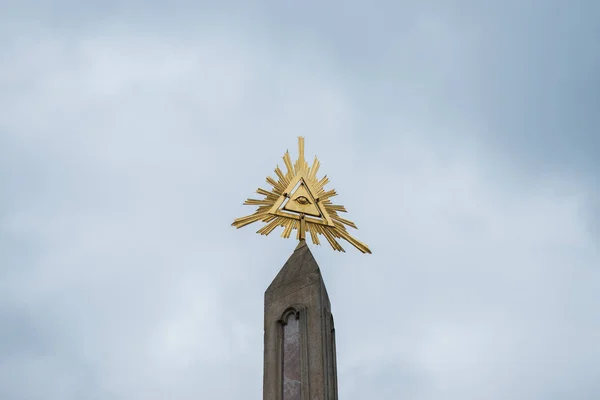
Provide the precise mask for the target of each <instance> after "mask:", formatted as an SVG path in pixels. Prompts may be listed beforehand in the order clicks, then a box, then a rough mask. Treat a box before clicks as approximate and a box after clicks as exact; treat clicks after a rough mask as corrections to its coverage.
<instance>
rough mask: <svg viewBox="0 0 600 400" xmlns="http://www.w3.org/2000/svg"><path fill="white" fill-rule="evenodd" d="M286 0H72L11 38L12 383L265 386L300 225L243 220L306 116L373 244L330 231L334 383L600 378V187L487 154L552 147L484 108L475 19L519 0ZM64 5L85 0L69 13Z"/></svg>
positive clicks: (492, 392) (2, 70)
mask: <svg viewBox="0 0 600 400" xmlns="http://www.w3.org/2000/svg"><path fill="white" fill-rule="evenodd" d="M65 4H66V3H65ZM132 4H133V3H132ZM507 4H508V3H507ZM267 5H268V3H266V2H265V3H259V4H258V5H257V6H256V9H255V10H254V11H249V10H248V11H247V10H244V9H240V10H241V11H237V12H236V13H233V14H232V16H231V17H230V19H228V18H227V17H226V14H224V12H223V11H222V10H221V11H215V14H212V15H219V17H215V21H213V23H211V24H210V25H207V26H199V27H198V28H197V30H194V29H192V27H195V24H193V23H192V22H193V21H192V19H193V17H194V12H193V11H194V10H196V11H197V10H200V9H199V8H198V9H189V10H188V9H186V10H183V9H182V10H180V11H173V13H174V14H166V16H169V15H170V16H171V19H170V20H169V18H166V17H165V15H159V13H157V9H146V10H145V11H140V13H138V14H136V13H134V12H133V11H134V10H133V8H131V6H130V8H129V11H128V10H127V5H120V6H118V10H117V11H114V10H113V11H110V12H107V13H106V14H99V15H102V16H100V17H98V18H97V19H96V20H95V21H91V20H94V18H92V17H93V15H94V14H92V13H91V12H89V11H86V12H84V11H78V10H74V11H72V10H71V9H70V8H69V7H66V6H64V9H61V7H58V6H57V8H56V9H55V11H53V12H54V14H53V16H52V17H50V16H48V15H49V14H48V13H49V12H48V11H47V10H38V11H36V13H38V14H34V15H45V16H44V19H42V21H43V24H42V25H43V26H42V27H38V28H37V29H38V31H33V33H32V32H29V33H23V35H22V36H21V37H20V38H16V39H15V42H14V43H21V44H22V46H13V47H12V48H11V49H10V54H11V57H10V58H4V59H2V61H1V62H0V77H3V78H0V79H1V82H2V83H1V84H2V85H3V86H2V89H3V90H2V92H1V93H2V94H0V104H2V107H3V109H4V110H5V111H6V112H4V113H3V114H0V144H1V145H2V147H0V163H1V165H2V167H3V168H2V171H1V172H0V183H1V185H2V196H1V199H0V205H1V207H0V238H1V242H0V246H1V247H0V249H1V250H2V253H1V256H0V260H1V261H2V267H1V268H0V274H1V279H0V281H1V283H0V288H1V289H2V292H1V297H0V298H1V299H2V308H1V309H2V313H1V317H2V321H1V322H0V326H8V325H10V326H11V328H10V330H4V331H3V333H2V337H3V338H4V339H5V344H4V346H2V347H0V349H1V350H0V358H1V360H0V362H1V363H2V364H1V365H2V368H0V397H2V398H7V399H9V400H12V399H13V398H15V399H18V398H19V396H21V397H24V396H25V397H26V398H30V399H32V400H35V399H42V398H43V399H54V398H56V399H71V398H72V399H77V398H92V399H101V400H104V399H123V398H127V399H136V398H140V399H142V398H143V399H152V398H155V399H164V398H178V399H187V398H189V399H192V398H225V399H238V398H260V396H261V378H262V377H261V374H262V301H263V299H262V294H263V291H264V289H265V288H266V286H267V285H268V283H269V282H270V280H271V279H272V278H273V277H274V276H275V273H276V272H277V270H278V268H280V266H281V265H282V264H283V262H284V261H285V259H286V258H287V256H288V255H289V253H290V252H291V250H292V249H293V247H294V243H293V242H291V241H283V240H282V239H279V238H277V237H276V236H275V237H269V238H268V239H265V238H263V237H260V236H258V235H255V234H254V233H253V232H252V228H246V229H244V230H240V231H236V230H235V229H233V228H231V227H230V226H229V224H230V223H231V220H232V219H233V218H235V217H238V216H241V215H243V214H244V213H250V212H251V210H249V209H248V207H241V206H240V203H241V202H242V201H243V199H244V198H246V197H247V196H251V195H252V193H253V192H254V190H255V189H256V187H257V186H264V185H265V184H264V183H262V182H263V179H264V176H265V175H266V174H268V173H270V172H271V171H272V169H273V168H274V166H275V164H277V163H278V162H279V163H280V162H281V159H280V157H281V156H282V155H283V152H284V151H285V149H286V148H289V149H290V151H291V152H292V154H294V153H295V145H296V142H295V136H298V135H304V136H306V137H307V153H308V154H307V155H312V154H315V153H316V154H318V155H319V157H320V158H321V161H322V163H323V165H322V170H323V171H324V172H325V173H327V174H328V175H329V176H330V177H331V179H332V186H333V187H335V188H336V189H337V190H338V192H339V193H340V196H339V199H340V200H339V202H340V203H342V204H344V205H346V206H347V208H348V210H349V212H350V215H351V219H353V220H354V221H356V222H357V224H358V226H359V228H360V230H359V231H358V232H357V236H358V237H359V238H360V239H361V240H364V241H365V242H367V243H368V244H369V245H370V246H371V247H372V248H373V250H374V254H373V255H372V256H370V257H364V256H362V255H360V254H356V253H355V252H353V251H352V250H351V249H348V250H349V251H348V253H347V254H343V255H341V254H334V253H332V252H331V251H330V250H329V249H327V248H324V247H316V246H313V248H314V254H315V256H316V258H317V260H318V262H319V264H320V265H321V267H322V269H323V273H324V274H325V280H326V283H327V285H328V288H329V292H330V297H331V299H332V303H333V311H334V314H335V316H336V328H337V332H338V336H337V340H338V346H339V348H338V354H339V364H340V365H339V368H338V370H339V374H340V376H339V381H340V390H341V396H340V397H344V398H349V399H362V398H365V396H367V395H370V396H372V397H374V398H396V393H404V394H405V395H407V396H411V397H412V398H415V399H430V398H465V397H466V398H483V396H484V395H485V398H490V399H494V398H497V399H506V398H515V399H519V398H523V399H547V398H553V396H554V398H569V399H587V398H595V397H598V390H599V388H598V386H597V384H595V382H597V381H598V380H599V379H597V378H598V377H597V372H596V370H595V369H594V365H595V362H596V360H597V359H598V356H600V354H599V352H600V348H599V347H598V344H597V340H596V338H597V336H598V335H597V333H598V323H599V321H598V317H597V313H596V312H595V307H594V306H595V304H597V300H598V299H597V293H598V292H599V291H598V289H599V288H598V284H597V282H600V277H599V276H598V274H599V272H598V269H597V265H598V263H599V262H598V260H599V258H598V257H599V255H598V252H597V245H596V244H597V242H595V241H594V239H593V238H592V237H591V236H589V234H588V232H586V230H585V224H586V223H587V221H586V218H585V212H588V211H589V210H590V209H592V207H590V199H592V197H591V193H592V192H593V190H594V189H593V188H591V187H590V186H589V185H588V183H587V182H586V181H585V180H584V179H581V180H565V179H564V176H563V174H567V175H568V174H571V172H572V171H571V170H570V169H569V168H566V167H565V168H564V169H563V168H558V166H559V165H560V164H557V169H556V170H552V171H550V172H548V174H547V176H546V177H545V179H544V180H539V179H538V180H537V183H536V184H535V185H532V184H531V182H532V181H531V180H530V179H524V180H521V178H520V177H519V175H520V173H521V172H522V173H523V174H532V175H538V176H539V174H537V173H536V172H535V166H533V164H531V163H529V162H527V163H522V164H520V167H519V168H517V171H514V170H510V169H509V168H506V167H505V165H504V164H503V163H508V162H510V161H511V160H513V159H514V160H517V158H518V157H517V158H514V157H513V156H514V154H512V153H511V152H509V151H506V150H503V151H502V152H498V151H495V153H496V154H495V155H494V154H492V153H493V152H494V151H493V150H496V149H499V148H500V147H498V146H496V144H497V143H498V142H496V141H497V140H500V141H501V142H502V143H513V142H511V140H515V141H514V143H515V144H516V143H519V146H520V148H523V149H530V153H531V157H529V153H528V157H527V159H529V158H532V159H533V158H535V157H542V156H543V157H551V156H552V154H551V153H550V152H545V153H544V151H543V149H542V150H539V149H537V148H534V147H532V146H531V145H528V146H524V144H525V143H528V142H527V141H528V140H529V141H530V143H531V142H532V141H533V139H532V137H533V136H529V137H522V138H520V139H518V140H519V141H520V142H517V141H516V140H517V139H515V138H512V139H511V138H509V137H508V136H505V137H500V138H498V136H497V134H498V132H502V131H503V130H504V131H506V130H510V129H507V128H506V127H501V128H502V129H499V130H494V131H493V132H494V133H493V134H492V133H491V132H492V130H489V131H487V132H488V133H486V130H485V129H483V128H482V126H483V125H482V123H483V122H485V123H486V124H488V125H490V126H494V125H495V124H494V121H495V120H494V118H497V116H494V115H491V114H488V112H490V110H492V106H491V105H488V104H481V105H480V107H479V108H477V107H473V108H472V107H471V105H473V104H475V103H478V102H476V101H475V100H476V99H479V98H480V97H481V96H480V95H479V94H478V92H477V91H478V90H482V91H483V89H484V88H485V86H481V87H480V86H479V85H478V84H479V83H480V81H481V82H483V81H485V79H487V78H486V76H487V75H481V76H479V75H477V73H478V71H479V69H481V68H484V67H486V68H487V67H488V65H486V64H485V63H484V62H483V63H482V64H483V65H474V64H476V63H475V61H474V60H477V56H478V53H477V52H476V51H475V50H476V49H478V47H477V46H481V43H478V42H477V40H476V39H477V36H478V32H479V31H478V29H481V30H483V29H484V28H485V29H490V30H493V28H494V26H498V27H499V26H501V25H502V24H501V22H502V21H503V18H510V14H509V13H508V14H507V12H506V11H504V14H503V12H502V10H492V9H489V10H488V9H485V10H479V13H480V16H481V15H483V16H486V15H492V14H498V20H494V21H490V20H489V18H488V19H487V20H486V19H485V18H482V21H483V22H481V26H477V29H474V28H472V27H470V26H465V24H464V23H462V22H464V21H463V20H462V18H466V17H465V15H463V14H461V13H460V12H459V11H456V10H450V9H447V8H435V7H431V8H428V7H427V4H425V5H423V4H421V5H420V6H419V7H414V8H411V10H412V12H413V13H414V14H411V13H408V12H405V13H404V14H403V13H402V12H401V11H402V10H399V11H398V12H393V11H394V10H393V9H392V8H382V9H379V10H375V11H373V14H372V16H373V18H372V19H369V20H368V21H367V19H368V18H365V23H366V24H369V25H368V26H369V27H370V30H368V31H367V32H366V33H365V31H364V30H363V31H360V30H358V29H356V25H355V24H353V23H351V22H350V20H351V19H350V17H357V16H360V15H368V13H366V12H363V10H361V9H360V7H358V3H348V8H346V10H345V14H344V13H342V15H344V16H345V17H342V16H339V15H340V14H339V13H336V12H337V11H340V10H336V8H335V7H334V6H332V5H324V6H323V7H322V8H321V9H320V11H321V13H320V14H319V13H317V12H314V11H312V10H311V11H310V12H309V10H308V8H306V9H305V11H303V12H300V11H297V9H296V10H294V9H292V8H289V9H287V10H286V9H282V8H278V9H277V10H276V12H273V13H272V14H271V15H267V14H266V8H261V7H266V6H267ZM509 5H510V4H509ZM438 6H439V7H442V5H438ZM90 7H91V6H90ZM279 7H281V6H279ZM307 7H308V6H307ZM506 7H508V6H506ZM15 10H16V6H15ZM56 10H58V11H56ZM67 10H69V12H71V13H72V14H69V13H68V12H67ZM63 11H64V14H62V12H63ZM96 11H97V10H96ZM184 11H186V12H184ZM188 11H189V12H188ZM405 11H406V10H405ZM492 11H493V12H492ZM14 13H15V15H16V14H19V15H20V16H21V18H23V19H24V20H28V19H27V15H26V14H25V13H22V12H21V13H18V12H17V11H14ZM77 13H81V14H77ZM153 13H155V14H153ZM340 13H341V11H340ZM183 14H187V16H183ZM67 15H70V16H71V17H75V16H77V17H81V18H77V20H76V21H75V22H72V23H68V24H66V25H65V26H63V27H62V28H60V27H59V26H60V25H61V23H62V21H65V18H67ZM398 15H400V16H401V17H399V18H401V20H400V21H399V22H398V23H396V19H395V18H396V16H398ZM414 15H418V16H419V17H420V18H416V17H415V18H411V16H414ZM478 15H479V14H478ZM349 16H350V17H349ZM162 17H165V18H163V19H166V20H167V21H169V22H168V23H169V24H171V26H164V25H163V26H161V28H160V29H158V28H157V29H156V30H153V28H150V25H151V24H152V23H154V22H156V21H159V20H161V18H162ZM175 17H177V18H175ZM284 17H285V18H284ZM376 17H377V18H376ZM179 18H181V19H179ZM286 18H287V19H286ZM31 19H32V18H29V21H31ZM206 19H210V18H207V17H206V16H204V20H206ZM48 21H49V22H48ZM115 21H116V22H115ZM119 21H120V22H119ZM179 21H182V22H181V23H180V24H177V23H176V22H179ZM332 21H335V24H334V23H333V22H332ZM402 21H404V22H406V23H407V24H409V22H410V24H409V26H408V27H407V26H406V25H403V24H402V23H400V22H402ZM473 21H475V18H473ZM109 22H110V23H109ZM309 22H310V24H309ZM484 22H485V23H484ZM29 23H30V24H32V25H35V23H32V22H29ZM88 23H89V25H88V26H86V27H83V25H86V24H88ZM262 23H264V24H263V25H262V27H258V25H261V24H262ZM520 23H521V24H522V25H525V22H520ZM128 24H130V26H129V27H128V26H127V25H128ZM473 24H475V22H473ZM494 24H496V25H494ZM284 27H285V30H284ZM5 29H6V28H5ZM186 29H189V30H190V31H189V32H190V34H189V35H187V34H183V31H185V30H186ZM394 29H397V30H402V29H405V30H406V31H408V32H411V34H412V36H411V35H409V34H408V33H407V34H406V36H404V38H403V41H402V40H400V41H399V42H393V38H394V34H395V33H394V32H396V30H394ZM469 29H471V30H469ZM70 30H72V31H70ZM151 30H153V33H152V34H150V33H149V32H150V31H151ZM269 30H274V31H275V30H276V31H277V32H279V31H280V34H278V35H277V37H276V38H273V35H272V33H270V31H269ZM14 32H17V31H14ZM76 32H77V33H78V34H77V35H75V36H73V34H74V33H76ZM386 32H387V36H385V33H386ZM514 32H515V33H514V34H515V35H516V34H517V33H516V32H518V29H515V30H514ZM40 33H43V37H44V40H39V41H38V40H36V38H37V36H36V35H39V34H40ZM361 34H362V35H363V36H364V35H368V34H370V35H373V37H362V39H361V38H360V35H361ZM498 34H499V33H498ZM490 36H492V35H490ZM40 37H42V36H40ZM357 37H359V39H360V40H358V39H357ZM526 37H527V38H528V40H530V41H532V42H535V41H536V40H538V39H537V38H533V37H531V36H526ZM474 38H475V39H474ZM376 39H379V40H380V41H377V40H376ZM502 40H506V41H507V43H512V41H516V39H510V40H509V39H508V38H503V39H502ZM290 44H293V46H292V45H290ZM392 45H393V46H392ZM403 45H406V46H405V47H403ZM394 46H395V47H394ZM461 46H462V47H461ZM469 46H471V47H469ZM457 48H458V49H459V50H457V51H458V54H457V53H455V52H453V51H449V49H457ZM524 48H525V49H527V48H528V47H527V46H524ZM352 49H354V53H353V52H352V51H351V50H352ZM386 49H387V50H386ZM501 50H502V51H504V52H505V53H506V54H512V53H511V52H512V51H513V49H510V48H508V47H505V48H503V49H501ZM488 51H490V52H491V51H492V49H491V48H490V49H489V50H488ZM515 51H516V50H515ZM519 51H521V50H519ZM488 54H489V53H488ZM458 55H462V56H464V58H462V57H459V56H458ZM484 56H485V54H484ZM522 56H523V57H526V55H522ZM482 57H483V56H482ZM498 57H499V59H504V58H502V57H500V56H498ZM483 58H484V61H485V57H483ZM487 62H489V61H487ZM507 63H508V67H509V68H508V69H509V70H510V68H513V69H514V68H516V67H514V64H511V61H507ZM463 67H464V68H465V69H463ZM498 68H500V67H499V66H498ZM517 69H518V68H517ZM462 71H471V73H470V74H466V73H463V72H462ZM473 71H474V72H473ZM513 72H514V71H513ZM559 72H560V73H563V71H562V70H561V71H559ZM520 73H522V71H521V70H519V71H517V75H518V74H520ZM564 73H566V72H564ZM499 74H500V75H502V74H501V73H499ZM528 74H529V72H527V73H523V74H522V75H520V77H521V78H520V79H522V84H523V87H522V88H521V89H522V90H521V91H520V92H519V95H520V96H521V95H522V96H523V98H522V100H523V102H527V101H529V100H528V97H527V96H528V95H529V93H528V90H527V85H528V84H531V85H532V87H535V85H537V83H538V81H537V80H536V79H537V78H536V77H535V76H531V77H530V76H529V75H528ZM466 75H468V76H466ZM507 76H508V75H506V76H505V77H504V78H505V79H508V78H507ZM501 77H502V76H501ZM525 77H529V78H528V79H525ZM467 78H468V79H467ZM540 79H541V78H540ZM582 79H583V78H582ZM446 80H449V81H450V83H449V84H448V86H443V85H440V83H443V82H446ZM463 81H464V82H463ZM497 81H498V83H501V84H502V85H500V86H506V85H505V83H506V82H503V81H502V79H498V80H497ZM517 81H518V80H511V82H517ZM474 82H477V83H478V84H475V83H474ZM488 83H489V84H490V85H491V82H488ZM463 87H464V88H467V89H468V90H466V92H465V93H463V94H460V95H457V96H458V97H453V94H455V93H456V92H457V91H458V90H457V88H463ZM557 88H558V86H557ZM509 89H511V90H514V86H513V87H512V88H511V87H509ZM490 90H491V89H490ZM494 90H495V93H499V91H500V89H498V88H496V89H494ZM506 90H507V91H508V92H510V90H508V89H506ZM444 91H446V92H444ZM458 92H459V91H458ZM492 92H493V91H492ZM473 93H475V94H473ZM509 94H510V93H509ZM526 95H527V96H526ZM491 98H494V96H490V99H491ZM495 98H496V100H495V101H499V102H501V103H502V104H504V105H505V107H508V105H507V104H509V103H510V105H511V106H513V107H515V108H516V107H518V104H517V103H515V104H514V105H513V103H512V102H510V101H509V100H507V99H508V98H509V97H508V96H507V97H506V98H501V96H495ZM474 99H475V100H474ZM453 100H454V101H453ZM490 101H491V100H490ZM399 110H400V111H399ZM500 111H502V112H504V111H506V110H504V111H503V110H502V109H501V108H500ZM508 111H509V112H508V114H510V112H514V110H513V111H511V110H508ZM432 115H434V116H439V117H435V118H432V117H431V116H432ZM573 115H574V114H572V113H571V112H570V111H569V110H568V109H564V110H563V117H564V118H565V120H568V119H570V118H572V117H573ZM531 118H532V119H531V121H535V113H532V116H531ZM557 118H559V116H557ZM583 119H586V118H583ZM482 121H483V122H482ZM592 123H593V121H592ZM484 125H485V124H484ZM524 125H525V122H524V121H522V124H520V125H519V126H524ZM538 127H539V126H538ZM536 129H537V128H536ZM532 130H534V129H533V128H532ZM538 131H539V129H538ZM486 135H491V136H486ZM532 135H533V133H532ZM482 138H483V139H482ZM511 146H512V144H511ZM577 146H578V144H577V143H575V144H572V151H573V154H575V152H577V151H582V150H581V149H580V150H577ZM509 147H510V146H509ZM498 153H501V154H500V155H498ZM498 165H500V166H498ZM541 165H543V164H541ZM524 166H527V168H528V169H523V168H521V167H524ZM498 170H500V173H498ZM532 171H533V172H532ZM490 177H494V178H495V179H490ZM365 319H366V320H367V321H368V322H369V323H364V322H363V320H365ZM232 382H235V384H232ZM2 395H3V396H2Z"/></svg>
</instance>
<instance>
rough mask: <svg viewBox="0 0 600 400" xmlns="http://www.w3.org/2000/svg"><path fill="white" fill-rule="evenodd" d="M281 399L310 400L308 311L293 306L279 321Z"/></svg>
mask: <svg viewBox="0 0 600 400" xmlns="http://www.w3.org/2000/svg"><path fill="white" fill-rule="evenodd" d="M279 324H280V325H281V329H280V338H281V339H280V343H281V347H280V351H281V357H279V359H280V360H281V385H280V387H281V399H282V400H308V395H309V392H308V345H307V330H306V329H307V324H306V310H305V309H304V308H301V307H297V306H293V307H290V308H288V309H286V310H285V311H284V312H283V314H282V315H281V318H280V320H279Z"/></svg>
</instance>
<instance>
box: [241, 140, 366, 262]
mask: <svg viewBox="0 0 600 400" xmlns="http://www.w3.org/2000/svg"><path fill="white" fill-rule="evenodd" d="M283 161H284V163H285V166H286V168H287V171H286V173H285V174H284V173H283V171H281V169H280V168H279V166H277V168H275V174H276V175H277V180H275V179H274V178H271V177H267V183H269V184H270V185H271V186H272V189H271V190H264V189H258V190H257V191H256V192H257V193H258V194H260V195H262V196H264V197H265V198H264V199H261V200H255V199H248V200H246V202H245V203H244V204H245V205H254V206H258V209H257V210H256V212H255V213H254V214H252V215H249V216H247V217H242V218H238V219H236V220H235V221H234V222H233V224H232V225H233V226H235V227H236V228H241V227H243V226H246V225H249V224H251V223H254V222H258V221H262V222H266V223H267V225H265V226H263V227H262V228H261V229H259V230H258V232H257V233H260V234H261V235H268V234H269V233H271V232H273V230H274V229H275V228H277V227H278V226H281V227H283V228H284V230H283V233H282V235H281V236H282V237H284V238H289V237H290V235H291V233H292V231H293V230H296V231H297V233H296V237H297V239H299V240H304V238H305V235H306V232H307V231H308V232H309V233H310V236H311V238H312V241H313V243H315V244H317V245H318V244H320V240H319V236H324V237H325V239H327V241H328V242H329V244H330V245H331V247H333V249H334V250H338V251H344V249H343V248H342V246H341V245H340V244H339V242H338V241H337V239H344V240H346V241H347V242H349V243H350V244H352V245H353V246H354V247H356V248H357V249H358V250H360V251H361V252H363V253H371V250H369V248H368V247H367V245H366V244H364V243H361V242H359V241H358V240H356V239H355V238H353V237H352V236H350V234H349V233H348V231H347V230H346V225H347V226H351V227H352V228H354V229H357V228H356V225H355V224H354V223H353V222H352V221H349V220H347V219H344V218H342V217H340V216H339V215H338V212H346V209H345V208H344V206H340V205H334V204H332V203H331V200H330V198H331V197H334V196H336V195H337V193H336V192H335V190H333V189H332V190H329V191H326V190H325V185H326V184H327V183H328V182H329V179H328V178H327V176H324V177H323V178H322V179H320V180H319V179H318V178H317V171H318V170H319V166H320V163H319V160H318V159H317V158H316V157H315V160H314V162H313V164H312V166H311V167H309V166H308V163H307V162H306V160H305V159H304V138H303V137H299V138H298V159H297V160H296V162H295V163H294V164H292V161H291V159H290V154H289V152H287V151H286V153H285V155H284V156H283Z"/></svg>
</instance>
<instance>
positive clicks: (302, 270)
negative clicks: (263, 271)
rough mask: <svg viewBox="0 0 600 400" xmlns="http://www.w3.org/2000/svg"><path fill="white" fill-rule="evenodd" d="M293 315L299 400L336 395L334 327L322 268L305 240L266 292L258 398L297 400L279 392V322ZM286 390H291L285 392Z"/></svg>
mask: <svg viewBox="0 0 600 400" xmlns="http://www.w3.org/2000/svg"><path fill="white" fill-rule="evenodd" d="M288 318H297V321H298V329H299V332H300V349H299V352H300V387H301V396H300V399H302V400H337V398H338V397H337V370H336V355H335V331H334V326H333V315H332V314H331V304H330V302H329V296H328V295H327V289H326V288H325V284H324V282H323V279H322V277H321V271H320V270H319V266H318V265H317V262H316V261H315V258H314V257H313V255H312V253H311V252H310V250H309V248H308V246H307V245H306V242H305V241H301V242H300V243H299V244H298V247H296V250H294V253H293V254H292V256H291V257H290V258H289V259H288V261H287V262H286V263H285V265H284V266H283V268H281V270H280V271H279V273H278V274H277V276H276V277H275V279H274V280H273V282H272V283H271V285H269V287H268V288H267V290H266V292H265V328H264V329H265V331H264V332H265V337H264V344H265V348H264V378H263V400H296V398H297V397H296V396H297V395H296V394H294V395H293V396H294V397H293V398H292V397H290V398H289V399H288V398H287V397H288V396H292V395H290V394H286V395H284V391H283V387H284V370H283V356H284V336H283V335H284V325H285V323H286V321H288ZM286 393H290V392H289V391H288V392H286Z"/></svg>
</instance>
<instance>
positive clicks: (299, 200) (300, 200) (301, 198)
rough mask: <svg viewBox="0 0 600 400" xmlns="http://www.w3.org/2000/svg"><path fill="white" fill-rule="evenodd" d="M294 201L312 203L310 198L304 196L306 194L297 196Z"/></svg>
mask: <svg viewBox="0 0 600 400" xmlns="http://www.w3.org/2000/svg"><path fill="white" fill-rule="evenodd" d="M294 201H296V202H298V203H300V204H303V205H304V204H310V200H309V199H307V198H306V197H304V196H300V197H296V199H294Z"/></svg>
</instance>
